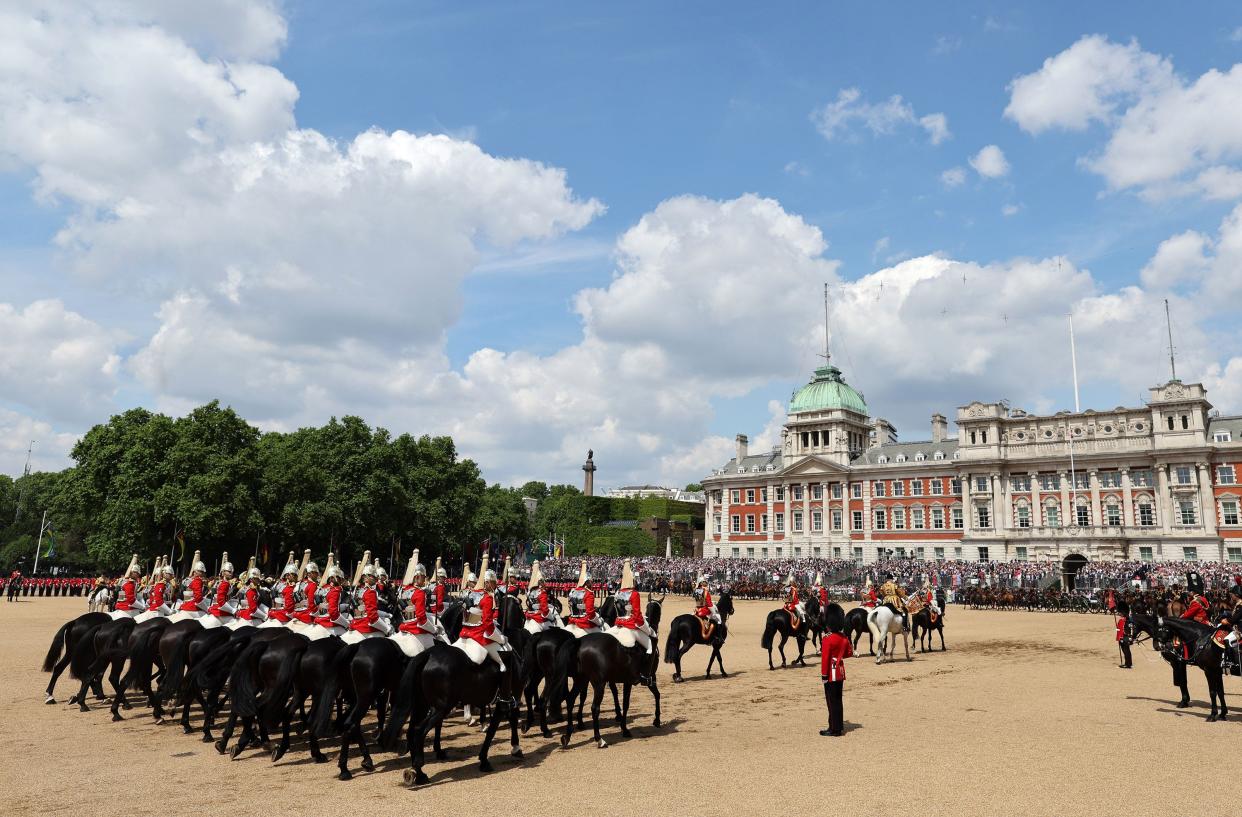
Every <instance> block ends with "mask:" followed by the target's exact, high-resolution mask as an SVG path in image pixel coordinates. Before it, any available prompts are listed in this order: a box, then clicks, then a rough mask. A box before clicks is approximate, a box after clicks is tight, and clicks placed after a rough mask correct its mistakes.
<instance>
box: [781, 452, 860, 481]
mask: <svg viewBox="0 0 1242 817" xmlns="http://www.w3.org/2000/svg"><path fill="white" fill-rule="evenodd" d="M779 473H780V475H781V476H783V477H798V476H808V477H810V476H834V477H835V476H840V475H842V474H848V473H850V470H849V469H848V468H843V467H842V466H840V465H837V464H836V463H835V462H832V461H830V460H826V459H822V458H821V457H818V456H816V455H815V454H810V455H808V456H806V457H803V458H802V459H800V460H798V461H797V462H795V463H793V464H792V465H790V466H789V467H787V468H785V469H783V470H782V471H780V472H779Z"/></svg>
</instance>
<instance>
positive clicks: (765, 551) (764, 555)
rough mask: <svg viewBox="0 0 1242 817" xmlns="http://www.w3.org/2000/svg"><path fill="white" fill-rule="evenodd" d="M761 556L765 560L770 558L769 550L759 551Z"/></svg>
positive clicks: (761, 549)
mask: <svg viewBox="0 0 1242 817" xmlns="http://www.w3.org/2000/svg"><path fill="white" fill-rule="evenodd" d="M759 554H760V555H761V556H763V558H765V559H766V558H768V549H767V548H760V549H759Z"/></svg>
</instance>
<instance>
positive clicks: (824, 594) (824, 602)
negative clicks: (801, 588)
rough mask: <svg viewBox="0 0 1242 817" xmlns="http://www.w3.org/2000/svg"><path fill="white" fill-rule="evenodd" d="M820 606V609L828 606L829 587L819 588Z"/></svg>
mask: <svg viewBox="0 0 1242 817" xmlns="http://www.w3.org/2000/svg"><path fill="white" fill-rule="evenodd" d="M819 606H820V607H827V606H828V588H827V587H821V588H819Z"/></svg>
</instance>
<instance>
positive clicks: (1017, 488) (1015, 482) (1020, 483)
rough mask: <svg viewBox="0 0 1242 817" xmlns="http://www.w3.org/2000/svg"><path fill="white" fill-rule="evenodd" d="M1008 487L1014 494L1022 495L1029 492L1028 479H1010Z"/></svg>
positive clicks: (1029, 484)
mask: <svg viewBox="0 0 1242 817" xmlns="http://www.w3.org/2000/svg"><path fill="white" fill-rule="evenodd" d="M1009 486H1010V488H1011V489H1012V490H1013V492H1014V493H1017V494H1024V493H1026V492H1028V491H1030V490H1031V478H1030V477H1010V478H1009Z"/></svg>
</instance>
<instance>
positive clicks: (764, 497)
mask: <svg viewBox="0 0 1242 817" xmlns="http://www.w3.org/2000/svg"><path fill="white" fill-rule="evenodd" d="M759 501H760V502H767V501H768V489H767V488H760V489H759Z"/></svg>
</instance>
